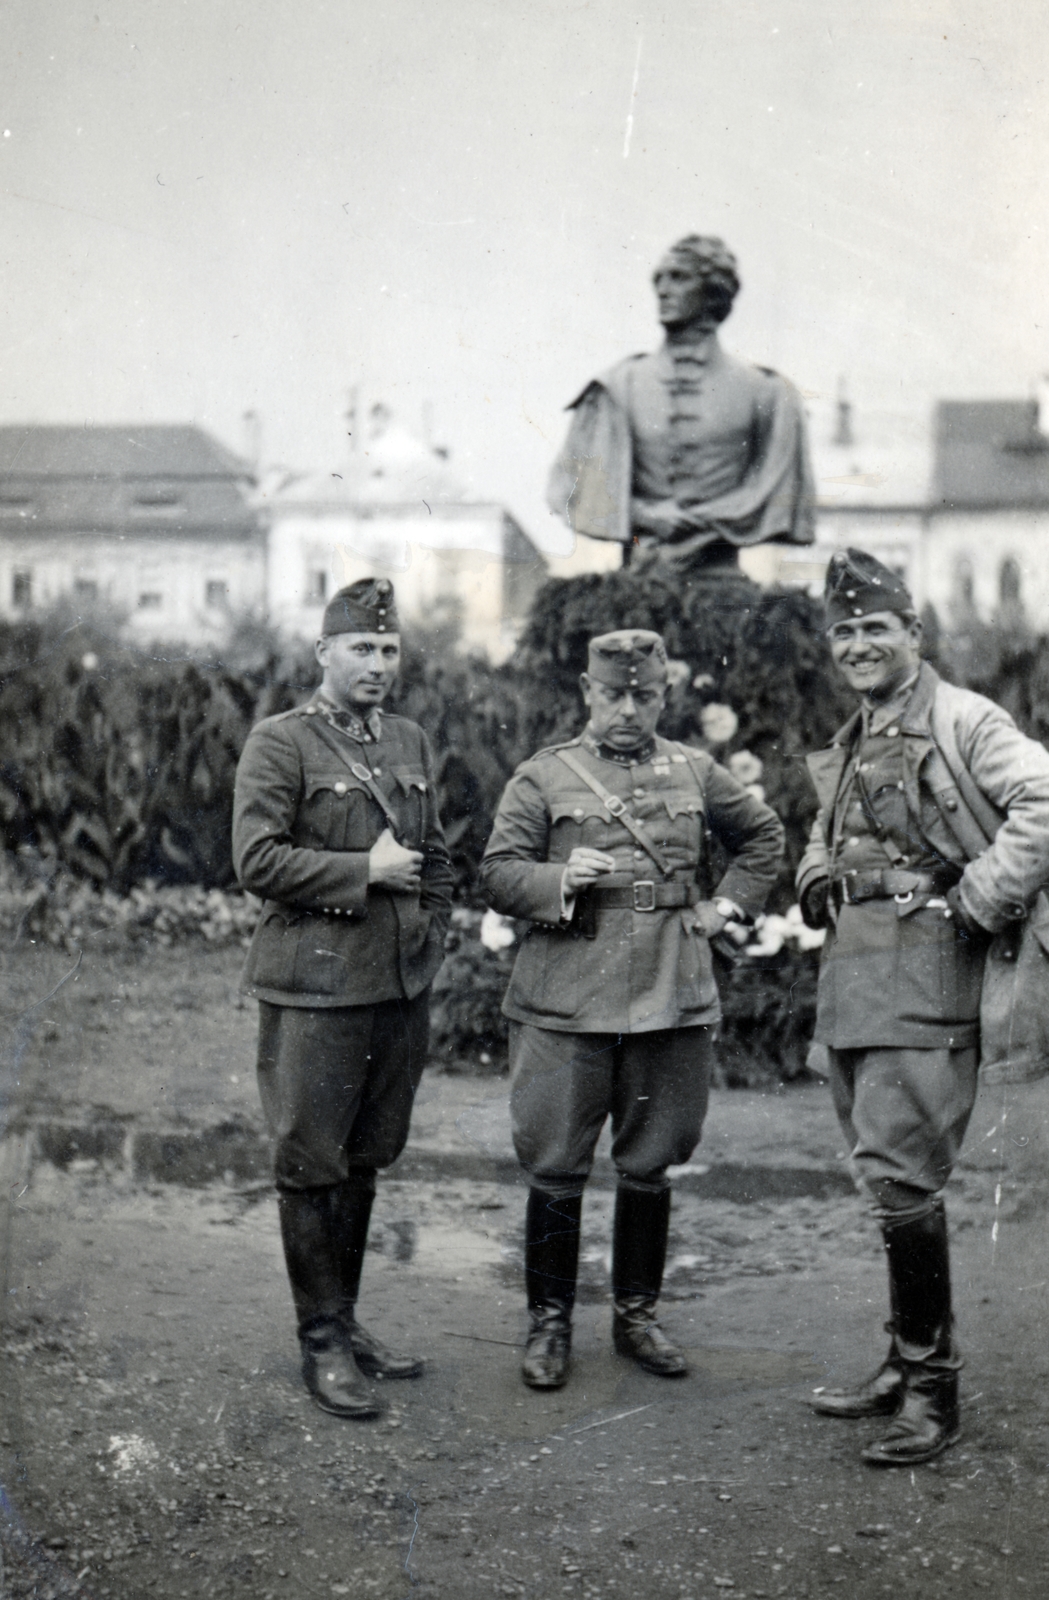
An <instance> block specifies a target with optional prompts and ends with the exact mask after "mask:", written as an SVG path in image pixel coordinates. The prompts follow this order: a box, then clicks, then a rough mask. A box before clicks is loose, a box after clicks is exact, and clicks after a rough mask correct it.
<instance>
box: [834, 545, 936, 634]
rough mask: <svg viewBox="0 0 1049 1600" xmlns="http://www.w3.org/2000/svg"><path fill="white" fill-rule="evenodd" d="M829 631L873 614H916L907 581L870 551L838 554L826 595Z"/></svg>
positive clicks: (840, 551) (843, 551) (849, 551)
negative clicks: (839, 625)
mask: <svg viewBox="0 0 1049 1600" xmlns="http://www.w3.org/2000/svg"><path fill="white" fill-rule="evenodd" d="M823 604H824V606H825V607H826V611H827V627H828V628H833V626H834V624H835V623H836V622H850V621H852V619H853V618H855V617H869V616H870V614H871V612H873V611H895V612H896V613H897V614H898V615H899V616H909V617H912V616H914V614H915V611H914V600H913V598H912V596H911V591H910V590H909V589H908V587H907V585H906V584H905V583H904V581H903V579H902V578H901V577H899V576H898V575H897V574H896V573H895V572H892V571H890V569H889V568H888V567H886V566H884V565H883V563H882V562H880V561H879V560H878V558H877V556H872V555H870V554H869V552H868V551H866V550H835V552H834V554H833V555H832V556H831V558H830V561H829V562H828V564H827V584H826V588H825V589H824V591H823Z"/></svg>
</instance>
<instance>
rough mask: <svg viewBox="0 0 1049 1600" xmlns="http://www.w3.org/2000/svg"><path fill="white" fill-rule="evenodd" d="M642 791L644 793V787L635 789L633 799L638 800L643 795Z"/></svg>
mask: <svg viewBox="0 0 1049 1600" xmlns="http://www.w3.org/2000/svg"><path fill="white" fill-rule="evenodd" d="M644 793H645V791H644V789H635V790H634V798H635V800H640V799H641V798H642V797H643V795H644Z"/></svg>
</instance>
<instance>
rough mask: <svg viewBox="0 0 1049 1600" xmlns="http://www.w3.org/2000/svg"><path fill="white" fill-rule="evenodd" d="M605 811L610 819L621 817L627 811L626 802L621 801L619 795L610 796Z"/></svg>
mask: <svg viewBox="0 0 1049 1600" xmlns="http://www.w3.org/2000/svg"><path fill="white" fill-rule="evenodd" d="M605 810H606V811H607V812H608V814H609V816H610V817H621V816H622V815H623V812H624V811H625V810H626V801H625V800H621V799H620V798H619V796H618V795H617V794H610V795H609V797H608V799H607V800H606V801H605Z"/></svg>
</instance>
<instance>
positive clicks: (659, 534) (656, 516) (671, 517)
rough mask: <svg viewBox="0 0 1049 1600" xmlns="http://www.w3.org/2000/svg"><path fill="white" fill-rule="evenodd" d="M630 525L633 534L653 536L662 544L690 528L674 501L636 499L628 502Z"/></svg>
mask: <svg viewBox="0 0 1049 1600" xmlns="http://www.w3.org/2000/svg"><path fill="white" fill-rule="evenodd" d="M630 523H631V526H632V527H633V529H634V531H635V532H637V531H639V530H640V532H642V533H651V534H654V535H655V537H656V538H657V539H659V540H661V541H662V542H663V543H665V542H666V541H667V540H668V539H672V538H673V537H674V535H675V534H679V533H682V532H684V531H685V530H686V529H687V528H689V526H690V523H689V521H688V519H687V517H686V515H685V514H684V513H683V512H682V509H681V507H680V506H679V505H678V503H677V501H676V500H639V499H637V498H636V497H635V498H634V499H633V500H632V501H631V502H630Z"/></svg>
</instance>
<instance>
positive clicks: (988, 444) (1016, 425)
mask: <svg viewBox="0 0 1049 1600" xmlns="http://www.w3.org/2000/svg"><path fill="white" fill-rule="evenodd" d="M932 498H933V504H934V505H936V506H947V507H951V508H961V507H965V506H984V507H986V506H999V507H1007V506H1049V437H1047V436H1046V435H1045V434H1044V433H1041V432H1040V431H1039V427H1038V404H1037V402H1036V401H1034V400H941V401H940V403H939V404H938V406H937V407H936V424H935V434H934V456H933V495H932Z"/></svg>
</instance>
